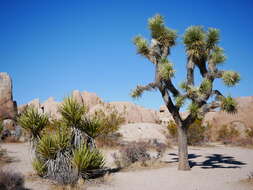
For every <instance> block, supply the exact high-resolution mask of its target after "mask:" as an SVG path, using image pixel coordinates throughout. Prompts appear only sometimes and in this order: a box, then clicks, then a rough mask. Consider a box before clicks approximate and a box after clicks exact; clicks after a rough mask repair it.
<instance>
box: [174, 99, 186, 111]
mask: <svg viewBox="0 0 253 190" xmlns="http://www.w3.org/2000/svg"><path fill="white" fill-rule="evenodd" d="M175 101H176V104H175V105H176V106H177V107H179V108H180V107H182V106H183V105H184V103H185V97H184V96H177V97H176V99H175Z"/></svg>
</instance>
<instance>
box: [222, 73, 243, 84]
mask: <svg viewBox="0 0 253 190" xmlns="http://www.w3.org/2000/svg"><path fill="white" fill-rule="evenodd" d="M222 79H223V82H224V84H225V85H227V86H228V87H231V86H234V85H235V84H237V83H238V82H239V81H240V75H239V74H238V73H236V72H234V71H225V72H224V73H223V74H222Z"/></svg>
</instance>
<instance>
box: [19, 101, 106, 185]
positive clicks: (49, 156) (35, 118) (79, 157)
mask: <svg viewBox="0 0 253 190" xmlns="http://www.w3.org/2000/svg"><path fill="white" fill-rule="evenodd" d="M59 112H60V113H61V116H62V119H61V120H60V121H54V120H53V121H52V122H53V124H51V122H50V121H49V120H50V119H49V118H48V116H47V115H46V114H40V113H38V111H37V110H35V109H34V108H32V107H29V108H28V109H27V110H26V111H25V112H24V113H23V114H22V115H21V116H20V117H19V120H18V121H19V124H20V125H21V126H22V127H23V128H24V129H25V130H27V131H29V132H30V134H31V139H32V140H33V149H34V151H35V159H34V161H33V167H34V169H35V170H36V172H37V174H38V175H39V176H41V177H47V178H50V179H53V180H56V181H57V182H58V183H60V184H73V183H76V182H77V180H78V179H79V177H83V178H86V177H88V176H89V175H88V174H89V172H90V171H91V170H94V169H100V168H102V167H103V166H104V163H105V161H104V157H103V155H102V154H101V152H100V151H99V150H97V149H96V148H95V146H90V145H88V144H87V143H88V142H91V141H92V142H93V143H94V141H93V139H94V138H95V137H97V136H98V135H99V134H101V133H103V131H104V129H103V128H104V126H102V125H101V121H100V120H99V118H98V117H95V116H94V117H92V116H89V117H88V116H87V114H86V112H87V108H86V107H85V106H83V105H80V104H78V103H77V102H76V101H75V100H74V99H73V98H71V97H69V98H66V99H65V100H64V102H63V103H62V105H61V106H60V107H59ZM47 126H50V128H52V126H54V127H55V129H54V130H52V129H50V130H49V131H47V130H46V128H47ZM87 139H89V141H88V140H87Z"/></svg>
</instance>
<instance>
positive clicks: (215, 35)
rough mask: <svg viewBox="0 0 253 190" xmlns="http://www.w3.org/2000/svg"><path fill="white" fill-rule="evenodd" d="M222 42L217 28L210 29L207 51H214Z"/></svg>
mask: <svg viewBox="0 0 253 190" xmlns="http://www.w3.org/2000/svg"><path fill="white" fill-rule="evenodd" d="M219 40H220V32H219V30H218V29H216V28H209V29H208V32H207V39H206V47H207V49H209V50H211V49H213V48H214V47H215V46H216V45H217V44H218V43H219Z"/></svg>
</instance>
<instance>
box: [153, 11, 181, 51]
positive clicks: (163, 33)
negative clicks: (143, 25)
mask: <svg viewBox="0 0 253 190" xmlns="http://www.w3.org/2000/svg"><path fill="white" fill-rule="evenodd" d="M148 25H149V29H150V30H151V36H152V38H154V39H156V40H157V41H159V42H160V43H161V44H163V45H165V46H169V47H171V46H173V45H175V44H176V38H177V32H176V31H175V30H172V29H170V28H168V27H165V25H164V18H163V17H162V16H161V15H155V16H154V17H152V18H150V19H149V20H148Z"/></svg>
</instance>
